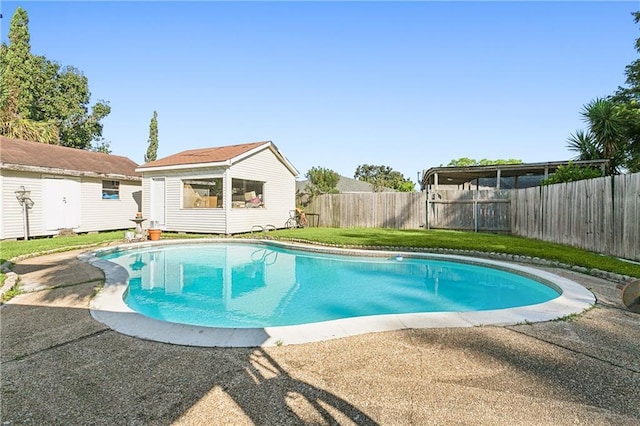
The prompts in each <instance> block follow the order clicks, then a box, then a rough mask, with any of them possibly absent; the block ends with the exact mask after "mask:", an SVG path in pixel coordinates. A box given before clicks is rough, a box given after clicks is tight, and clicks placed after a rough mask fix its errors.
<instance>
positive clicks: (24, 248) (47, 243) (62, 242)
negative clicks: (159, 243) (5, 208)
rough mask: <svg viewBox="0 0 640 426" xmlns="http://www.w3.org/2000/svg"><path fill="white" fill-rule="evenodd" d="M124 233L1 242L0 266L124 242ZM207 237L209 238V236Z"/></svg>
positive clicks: (164, 235)
mask: <svg viewBox="0 0 640 426" xmlns="http://www.w3.org/2000/svg"><path fill="white" fill-rule="evenodd" d="M124 233H125V231H110V232H100V233H92V234H79V235H70V236H65V237H49V238H34V239H31V240H27V241H23V240H17V241H2V242H1V243H0V264H2V263H4V262H5V261H7V260H11V259H15V258H17V257H19V256H29V255H35V254H38V253H52V252H61V251H69V250H75V249H79V248H84V247H92V246H100V245H102V244H107V243H111V242H124ZM208 236H209V237H210V235H208ZM198 237H202V235H197V234H181V233H173V232H171V233H163V234H162V238H164V239H167V238H198Z"/></svg>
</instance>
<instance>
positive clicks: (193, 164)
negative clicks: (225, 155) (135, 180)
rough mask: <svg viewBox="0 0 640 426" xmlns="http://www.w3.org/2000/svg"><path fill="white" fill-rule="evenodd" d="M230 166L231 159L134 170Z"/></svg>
mask: <svg viewBox="0 0 640 426" xmlns="http://www.w3.org/2000/svg"><path fill="white" fill-rule="evenodd" d="M229 166H231V160H226V161H216V162H213V163H189V164H169V165H166V166H155V167H154V166H151V167H138V168H136V172H140V173H144V172H159V171H166V170H185V169H203V168H209V167H229Z"/></svg>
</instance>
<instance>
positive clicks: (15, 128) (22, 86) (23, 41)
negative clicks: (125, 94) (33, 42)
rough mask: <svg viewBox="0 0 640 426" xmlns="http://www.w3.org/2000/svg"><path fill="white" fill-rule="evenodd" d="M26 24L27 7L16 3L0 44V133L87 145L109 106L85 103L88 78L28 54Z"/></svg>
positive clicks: (97, 132)
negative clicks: (6, 41) (7, 30)
mask: <svg viewBox="0 0 640 426" xmlns="http://www.w3.org/2000/svg"><path fill="white" fill-rule="evenodd" d="M28 23H29V18H28V16H27V12H26V11H25V10H24V9H22V8H21V7H18V8H17V9H16V12H15V14H14V16H13V18H12V19H11V25H10V28H9V44H8V45H6V44H4V43H3V44H2V46H1V47H0V51H1V52H0V82H1V83H0V84H1V86H0V133H1V134H2V135H5V136H9V137H14V138H19V139H28V140H34V141H39V142H44V143H56V144H57V143H59V144H60V145H64V146H68V147H73V148H80V149H91V147H92V145H91V142H92V141H94V140H97V141H99V140H100V137H101V136H102V128H103V125H102V123H101V120H102V119H103V118H105V117H106V116H107V115H108V114H109V113H110V112H111V107H110V106H109V105H108V104H107V103H106V102H104V101H98V102H97V103H96V104H95V105H93V106H91V107H90V106H89V100H90V98H91V93H90V92H89V86H88V81H87V78H86V77H85V76H84V75H83V74H82V73H81V72H80V71H79V70H77V69H75V68H73V67H68V66H67V67H61V66H60V65H59V64H57V63H55V62H52V61H50V60H48V59H47V58H46V57H44V56H37V55H33V54H32V53H31V46H30V36H29V30H28ZM102 147H103V148H104V144H103V145H102ZM107 151H108V149H107Z"/></svg>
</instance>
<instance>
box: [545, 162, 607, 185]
mask: <svg viewBox="0 0 640 426" xmlns="http://www.w3.org/2000/svg"><path fill="white" fill-rule="evenodd" d="M601 176H602V172H601V170H600V169H595V168H593V167H580V166H579V165H576V164H574V163H572V162H569V164H567V165H566V166H558V169H557V170H556V172H555V173H554V174H553V175H551V176H549V177H548V178H546V179H544V180H543V181H542V182H540V184H541V185H552V184H554V183H565V182H574V181H576V180H583V179H593V178H597V177H601Z"/></svg>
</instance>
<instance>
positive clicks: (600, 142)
mask: <svg viewBox="0 0 640 426" xmlns="http://www.w3.org/2000/svg"><path fill="white" fill-rule="evenodd" d="M581 115H582V117H583V118H584V120H585V121H586V122H587V123H588V124H589V133H591V134H592V135H593V138H594V139H595V141H596V144H597V146H598V147H599V148H600V149H599V150H600V152H601V154H602V157H601V158H605V159H608V160H609V172H611V173H618V172H619V167H620V166H621V165H622V163H623V162H624V154H625V148H626V143H627V138H626V135H625V131H624V126H623V121H622V117H621V116H620V114H618V108H617V107H616V104H615V103H613V102H612V101H611V100H609V99H602V98H597V99H595V100H593V101H591V102H589V103H588V104H587V105H585V106H584V107H583V108H582V111H581Z"/></svg>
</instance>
